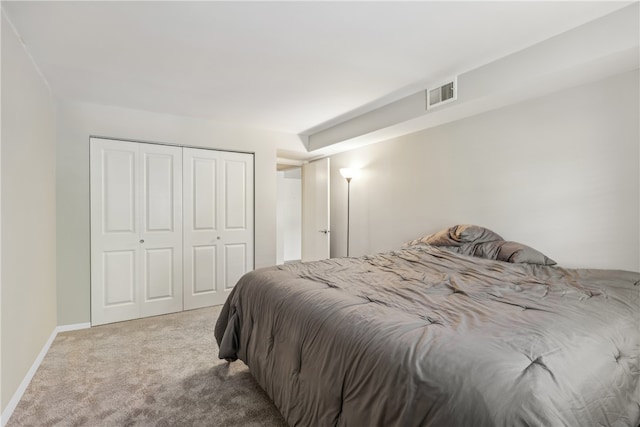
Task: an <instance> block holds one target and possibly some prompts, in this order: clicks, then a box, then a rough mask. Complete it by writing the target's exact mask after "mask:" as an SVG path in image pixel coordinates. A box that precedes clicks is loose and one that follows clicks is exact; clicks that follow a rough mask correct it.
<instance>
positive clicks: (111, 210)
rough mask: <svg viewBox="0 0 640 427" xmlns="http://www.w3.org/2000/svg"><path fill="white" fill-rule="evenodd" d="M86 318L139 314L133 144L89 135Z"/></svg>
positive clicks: (111, 318)
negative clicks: (88, 302) (88, 308)
mask: <svg viewBox="0 0 640 427" xmlns="http://www.w3.org/2000/svg"><path fill="white" fill-rule="evenodd" d="M90 163H91V165H90V167H91V183H90V188H91V322H92V324H93V325H100V324H103V323H110V322H117V321H121V320H128V319H135V318H137V317H140V306H139V301H140V298H139V294H140V289H139V281H138V276H139V271H140V268H139V264H140V254H139V243H138V240H139V238H138V234H139V223H138V221H137V217H138V211H139V204H138V198H137V196H136V194H137V186H138V175H139V173H138V172H139V171H138V169H139V154H138V146H137V144H134V143H131V142H123V141H112V140H104V139H97V138H92V139H91V142H90Z"/></svg>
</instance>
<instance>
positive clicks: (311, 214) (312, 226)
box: [302, 158, 331, 261]
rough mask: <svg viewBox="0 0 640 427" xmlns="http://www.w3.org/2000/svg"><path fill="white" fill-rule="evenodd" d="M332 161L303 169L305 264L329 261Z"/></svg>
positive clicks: (314, 164)
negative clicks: (330, 166) (323, 260)
mask: <svg viewBox="0 0 640 427" xmlns="http://www.w3.org/2000/svg"><path fill="white" fill-rule="evenodd" d="M329 216H330V212H329V159H328V158H326V159H321V160H317V161H315V162H310V163H306V164H304V165H303V166H302V261H317V260H321V259H327V258H329V256H330V255H329V250H330V238H331V237H330V230H331V228H330V227H329Z"/></svg>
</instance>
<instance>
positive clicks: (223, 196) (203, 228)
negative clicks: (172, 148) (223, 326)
mask: <svg viewBox="0 0 640 427" xmlns="http://www.w3.org/2000/svg"><path fill="white" fill-rule="evenodd" d="M183 169H184V308H185V310H188V309H193V308H199V307H206V306H210V305H217V304H223V303H224V301H225V300H226V298H227V296H228V294H229V292H230V291H231V289H233V286H234V285H235V284H236V282H237V281H238V279H239V278H240V277H241V276H242V275H243V274H244V273H246V272H248V271H250V270H252V269H253V264H254V247H253V241H254V236H253V230H254V225H253V222H254V221H253V155H252V154H245V153H229V152H220V151H212V150H204V149H192V148H185V149H184V151H183Z"/></svg>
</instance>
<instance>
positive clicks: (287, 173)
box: [277, 165, 302, 264]
mask: <svg viewBox="0 0 640 427" xmlns="http://www.w3.org/2000/svg"><path fill="white" fill-rule="evenodd" d="M277 176H278V203H277V205H278V207H277V264H284V263H287V262H297V261H300V260H301V259H302V168H301V167H299V166H286V165H278V171H277Z"/></svg>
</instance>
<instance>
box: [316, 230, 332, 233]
mask: <svg viewBox="0 0 640 427" xmlns="http://www.w3.org/2000/svg"><path fill="white" fill-rule="evenodd" d="M330 232H331V231H330V230H318V233H324V234H329V233H330Z"/></svg>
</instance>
